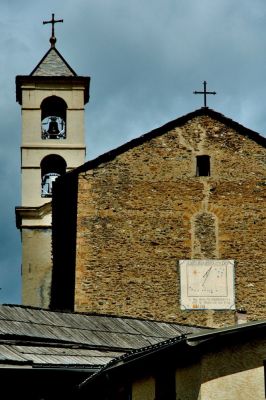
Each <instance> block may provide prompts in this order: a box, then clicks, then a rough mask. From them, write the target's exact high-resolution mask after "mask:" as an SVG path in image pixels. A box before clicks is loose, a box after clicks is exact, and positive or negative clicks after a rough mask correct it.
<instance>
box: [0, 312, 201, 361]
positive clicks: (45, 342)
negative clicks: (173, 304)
mask: <svg viewBox="0 0 266 400" xmlns="http://www.w3.org/2000/svg"><path fill="white" fill-rule="evenodd" d="M199 331H200V332H201V331H203V328H202V329H199V328H197V327H189V326H185V325H181V324H176V323H165V322H157V321H147V320H140V319H136V318H122V317H114V316H104V315H88V314H82V313H70V312H55V311H49V310H43V309H37V308H32V307H25V306H15V305H0V363H17V364H25V363H26V364H28V365H33V366H34V365H38V366H40V365H42V366H45V365H67V366H73V365H83V366H84V365H85V366H95V367H96V366H103V365H105V364H107V363H109V362H110V361H111V360H112V359H113V358H115V357H118V356H121V355H122V354H124V353H126V352H127V351H132V350H136V349H139V348H142V347H146V346H150V345H153V344H156V343H159V342H161V341H164V340H167V339H170V338H173V337H176V336H180V335H181V334H192V333H196V332H199ZM204 331H206V329H204Z"/></svg>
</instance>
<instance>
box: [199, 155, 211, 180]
mask: <svg viewBox="0 0 266 400" xmlns="http://www.w3.org/2000/svg"><path fill="white" fill-rule="evenodd" d="M210 175H211V165H210V156H197V169H196V176H210Z"/></svg>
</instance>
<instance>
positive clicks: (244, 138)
mask: <svg viewBox="0 0 266 400" xmlns="http://www.w3.org/2000/svg"><path fill="white" fill-rule="evenodd" d="M176 121H178V123H176V124H175V121H173V122H172V123H169V124H168V125H167V126H165V127H162V128H160V129H161V130H158V132H155V133H154V134H153V133H151V135H150V136H149V137H148V138H146V139H145V138H144V137H142V139H141V140H140V141H139V142H137V141H136V140H135V141H133V142H132V144H129V145H128V147H127V148H126V150H125V151H124V150H123V149H122V150H121V149H120V151H118V152H117V153H114V154H112V156H110V157H109V159H108V155H107V159H108V160H107V161H104V158H103V159H102V162H101V159H99V162H98V163H97V162H96V163H95V164H94V165H93V164H91V165H90V166H89V167H88V168H87V169H86V165H85V167H84V168H83V169H82V170H80V171H79V172H78V175H77V176H78V203H77V234H76V235H77V236H76V265H75V310H76V311H81V312H98V313H105V314H115V315H125V316H126V315H128V316H135V317H143V318H151V319H157V320H167V321H178V322H182V323H188V324H198V325H209V326H222V325H230V324H232V323H234V315H235V311H233V310H227V311H213V310H208V311H181V309H180V285H179V266H178V262H179V260H180V259H182V260H184V259H225V260H226V259H233V260H235V291H236V307H237V308H241V309H244V310H245V311H246V313H247V319H248V320H256V319H261V318H263V317H264V318H265V304H263V302H264V301H265V247H266V246H265V233H266V211H265V205H266V188H265V185H266V149H265V139H264V138H262V137H261V136H259V135H258V134H256V133H255V132H252V131H249V130H248V129H246V128H244V127H241V125H238V124H236V123H234V122H233V121H231V120H229V119H227V118H225V117H223V116H221V114H218V113H216V112H214V111H212V110H205V111H204V110H198V112H194V113H191V117H190V118H186V119H185V120H184V121H183V122H182V120H181V122H180V120H176ZM147 135H148V134H147ZM143 138H144V139H143ZM199 155H208V156H209V157H210V176H196V175H197V172H196V171H197V156H199Z"/></svg>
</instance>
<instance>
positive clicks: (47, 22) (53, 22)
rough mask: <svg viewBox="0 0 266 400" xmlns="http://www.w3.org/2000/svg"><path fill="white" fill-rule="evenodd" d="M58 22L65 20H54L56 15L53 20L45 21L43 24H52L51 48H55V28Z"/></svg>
mask: <svg viewBox="0 0 266 400" xmlns="http://www.w3.org/2000/svg"><path fill="white" fill-rule="evenodd" d="M57 22H64V20H63V19H54V14H52V19H51V20H50V21H43V24H44V25H45V24H52V35H51V37H50V43H51V47H55V43H56V37H55V34H54V26H55V24H56V23H57Z"/></svg>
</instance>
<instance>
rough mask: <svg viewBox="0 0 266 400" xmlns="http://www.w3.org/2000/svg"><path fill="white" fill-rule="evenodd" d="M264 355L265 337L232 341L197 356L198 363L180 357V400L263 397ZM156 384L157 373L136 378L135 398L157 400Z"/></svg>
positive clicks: (259, 399) (177, 388) (177, 384)
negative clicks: (243, 341) (245, 340)
mask: <svg viewBox="0 0 266 400" xmlns="http://www.w3.org/2000/svg"><path fill="white" fill-rule="evenodd" d="M218 347H219V345H218ZM264 358H265V341H262V340H261V339H259V340H256V339H255V340H252V341H251V343H240V344H234V345H233V346H231V345H230V342H229V343H228V346H225V347H222V348H220V349H219V350H218V351H216V350H215V351H206V353H205V354H202V355H201V356H199V355H197V357H196V358H195V360H194V362H193V361H192V359H190V360H189V361H188V360H187V358H186V357H185V356H184V355H183V357H182V358H179V357H177V358H176V363H179V364H180V365H179V366H178V367H177V368H176V372H175V391H176V400H181V399H182V400H225V399H226V400H246V399H250V400H263V399H264V398H265V393H264V386H265V384H264V367H263V360H264ZM172 361H173V360H172ZM161 367H162V366H161ZM155 386H156V380H155V378H154V377H153V376H149V378H142V379H137V378H136V379H133V380H132V400H139V399H154V398H155V395H154V394H155Z"/></svg>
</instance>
